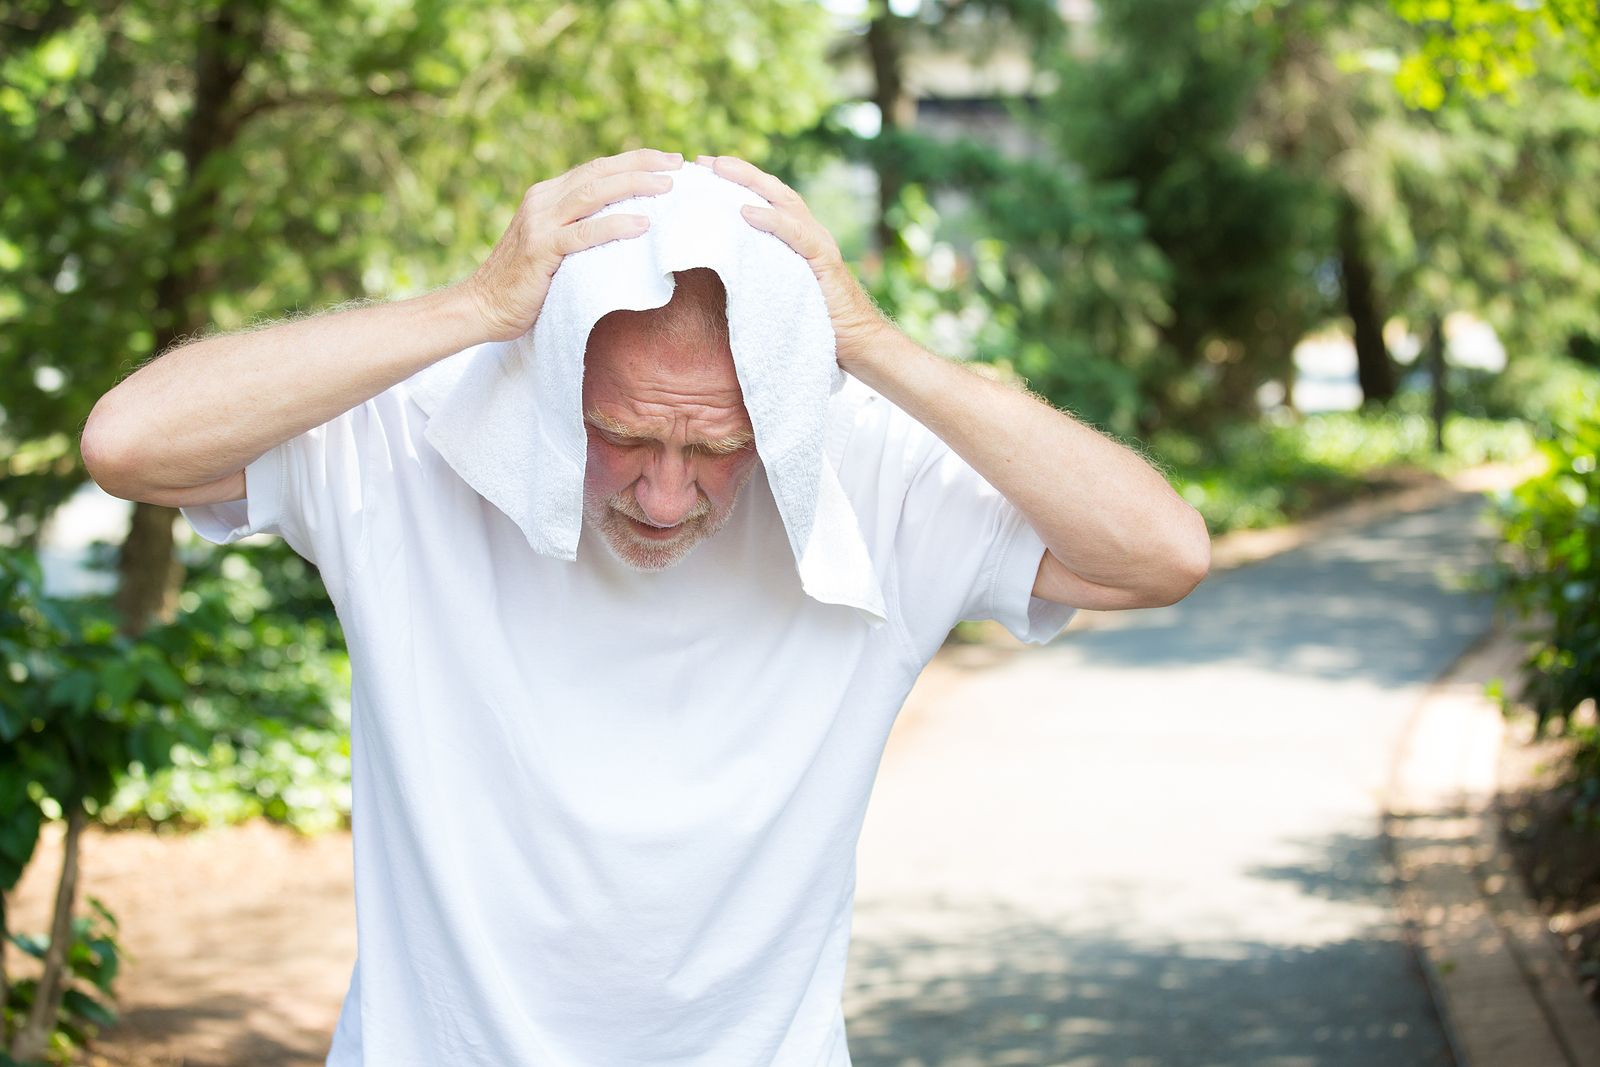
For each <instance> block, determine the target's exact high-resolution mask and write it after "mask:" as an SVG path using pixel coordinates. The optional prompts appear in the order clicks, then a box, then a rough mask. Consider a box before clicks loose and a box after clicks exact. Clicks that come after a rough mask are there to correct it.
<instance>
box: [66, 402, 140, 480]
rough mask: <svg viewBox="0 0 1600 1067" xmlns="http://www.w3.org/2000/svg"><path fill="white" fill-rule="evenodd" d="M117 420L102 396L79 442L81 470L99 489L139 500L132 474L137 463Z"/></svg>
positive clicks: (96, 403) (130, 444)
mask: <svg viewBox="0 0 1600 1067" xmlns="http://www.w3.org/2000/svg"><path fill="white" fill-rule="evenodd" d="M117 421H118V420H117V418H116V416H115V414H114V413H113V412H112V409H111V406H110V405H109V404H108V403H107V402H106V397H104V396H102V397H101V398H100V399H99V400H97V401H96V402H95V405H94V408H93V409H91V410H90V412H89V418H88V419H87V420H86V421H85V422H84V425H83V433H82V435H81V436H80V437H79V439H78V455H79V456H80V457H81V458H82V460H83V469H84V471H85V472H87V473H88V475H89V477H90V478H91V479H92V480H93V481H94V483H95V484H96V485H98V486H99V487H100V488H101V489H103V490H105V491H106V492H107V493H110V494H111V495H112V496H114V497H120V498H121V499H123V500H137V499H139V491H138V488H137V484H138V483H137V480H136V478H135V476H134V475H135V472H136V471H137V470H138V466H139V464H138V460H137V459H136V458H135V451H134V447H133V444H132V443H131V442H130V441H129V439H128V436H127V435H126V434H124V433H122V432H121V431H120V430H119V429H118V428H117Z"/></svg>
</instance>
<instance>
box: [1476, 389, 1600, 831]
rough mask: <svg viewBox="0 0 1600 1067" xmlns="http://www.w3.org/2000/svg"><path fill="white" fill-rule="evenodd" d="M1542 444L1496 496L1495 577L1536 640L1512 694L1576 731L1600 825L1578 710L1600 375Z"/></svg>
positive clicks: (1596, 608)
mask: <svg viewBox="0 0 1600 1067" xmlns="http://www.w3.org/2000/svg"><path fill="white" fill-rule="evenodd" d="M1538 447H1539V451H1540V453H1541V454H1542V456H1543V457H1544V460H1545V466H1544V472H1543V473H1542V474H1540V475H1538V476H1537V477H1534V478H1530V479H1529V480H1528V481H1526V482H1524V483H1523V484H1522V485H1520V486H1518V487H1517V488H1515V489H1513V490H1510V491H1508V492H1505V493H1501V494H1499V495H1498V496H1497V497H1496V501H1495V503H1496V510H1497V512H1498V515H1499V522H1500V527H1501V537H1502V539H1503V541H1504V548H1505V551H1504V552H1503V554H1502V556H1501V558H1500V560H1499V561H1498V567H1497V570H1496V579H1497V586H1498V591H1499V594H1500V596H1501V599H1502V601H1503V602H1504V603H1505V604H1507V605H1508V606H1509V607H1511V608H1512V609H1513V610H1515V612H1516V614H1517V616H1518V618H1520V619H1521V620H1523V621H1524V622H1525V623H1527V624H1528V625H1527V626H1526V628H1525V629H1524V630H1523V632H1522V636H1523V637H1524V638H1527V639H1531V640H1532V641H1533V644H1532V645H1531V650H1530V652H1529V655H1528V657H1527V658H1526V660H1525V661H1524V662H1523V664H1522V684H1521V689H1520V692H1519V693H1518V699H1520V700H1521V701H1523V702H1525V703H1527V704H1528V705H1529V706H1531V707H1532V709H1533V711H1534V714H1535V715H1536V716H1537V729H1536V732H1537V734H1539V735H1542V734H1543V733H1544V731H1545V730H1546V728H1547V726H1548V725H1549V724H1550V723H1551V722H1554V721H1559V722H1561V723H1562V724H1563V726H1564V727H1566V728H1567V729H1568V730H1569V732H1571V733H1574V734H1575V735H1576V736H1577V737H1578V739H1579V746H1580V754H1579V764H1578V771H1579V774H1580V777H1581V785H1582V788H1583V796H1584V803H1583V805H1582V811H1583V812H1585V813H1586V814H1585V816H1584V817H1586V818H1588V819H1589V820H1590V822H1591V823H1592V824H1593V825H1594V826H1595V828H1597V829H1600V733H1597V731H1596V730H1595V729H1594V728H1593V727H1592V726H1586V725H1583V724H1580V723H1579V722H1578V721H1576V718H1575V716H1576V714H1577V712H1578V709H1579V707H1580V706H1581V705H1583V704H1584V702H1585V701H1590V702H1592V701H1595V700H1600V376H1597V377H1592V378H1591V379H1590V382H1589V387H1588V389H1587V390H1586V391H1585V392H1584V394H1583V395H1582V396H1581V398H1575V402H1574V403H1573V406H1572V410H1571V412H1570V417H1569V418H1568V419H1566V421H1564V422H1563V423H1561V424H1559V425H1557V426H1555V427H1554V428H1553V432H1551V433H1550V434H1549V435H1548V436H1545V437H1543V438H1542V439H1541V440H1540V441H1539V445H1538Z"/></svg>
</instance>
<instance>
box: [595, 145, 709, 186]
mask: <svg viewBox="0 0 1600 1067" xmlns="http://www.w3.org/2000/svg"><path fill="white" fill-rule="evenodd" d="M681 166H683V153H682V152H663V151H661V150H660V149H656V148H635V149H634V150H633V151H631V152H619V153H618V154H617V155H614V156H601V157H600V158H599V159H591V160H590V161H589V162H587V163H580V164H579V165H578V166H576V167H573V168H572V170H570V171H568V172H567V173H568V174H571V175H574V176H576V177H578V178H579V179H580V180H583V181H592V180H593V179H595V178H603V177H605V176H606V175H608V174H617V173H619V172H621V171H625V170H676V169H677V168H679V167H681Z"/></svg>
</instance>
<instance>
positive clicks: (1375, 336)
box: [1339, 196, 1396, 403]
mask: <svg viewBox="0 0 1600 1067" xmlns="http://www.w3.org/2000/svg"><path fill="white" fill-rule="evenodd" d="M1339 268H1340V276H1341V279H1342V282H1343V286H1342V287H1343V289H1344V306H1345V311H1346V312H1347V313H1348V314H1349V316H1350V325H1351V327H1352V329H1353V330H1354V332H1355V344H1356V378H1357V380H1358V381H1359V382H1360V384H1361V398H1362V401H1363V402H1364V403H1384V402H1387V401H1388V400H1390V399H1392V398H1393V397H1394V394H1395V387H1396V383H1395V371H1394V361H1393V360H1392V359H1390V358H1389V348H1388V346H1387V345H1385V344H1384V341H1383V311H1382V309H1381V308H1380V307H1379V306H1378V294H1377V288H1376V284H1375V282H1374V280H1373V274H1374V272H1373V268H1372V260H1371V258H1370V257H1369V256H1368V255H1367V248H1366V244H1365V241H1364V240H1363V238H1362V234H1361V209H1360V208H1358V207H1357V206H1356V202H1355V200H1354V199H1352V198H1351V197H1349V196H1346V197H1344V198H1343V201H1342V203H1341V204H1340V208H1339Z"/></svg>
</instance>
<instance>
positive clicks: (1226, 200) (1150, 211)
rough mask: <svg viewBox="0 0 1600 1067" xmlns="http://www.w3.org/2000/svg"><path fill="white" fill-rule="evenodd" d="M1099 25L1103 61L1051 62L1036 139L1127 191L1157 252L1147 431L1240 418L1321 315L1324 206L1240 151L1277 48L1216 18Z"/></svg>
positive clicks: (1181, 11)
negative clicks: (1159, 265) (1155, 351)
mask: <svg viewBox="0 0 1600 1067" xmlns="http://www.w3.org/2000/svg"><path fill="white" fill-rule="evenodd" d="M1099 10H1100V16H1101V18H1100V22H1099V24H1098V26H1097V32H1098V33H1099V35H1100V36H1099V38H1098V41H1097V43H1098V44H1099V45H1100V48H1099V50H1098V51H1096V52H1095V53H1094V54H1093V55H1092V56H1089V57H1088V58H1084V57H1081V56H1077V55H1063V56H1062V57H1061V58H1060V60H1059V61H1058V64H1057V65H1056V66H1055V67H1054V68H1053V73H1055V74H1056V75H1057V76H1058V78H1059V85H1060V88H1059V90H1058V91H1057V92H1056V93H1054V94H1053V95H1052V96H1051V97H1050V99H1049V100H1048V101H1047V102H1046V103H1045V105H1044V106H1043V107H1042V108H1041V109H1040V121H1039V129H1040V132H1041V133H1042V134H1043V135H1044V136H1045V137H1046V139H1047V140H1048V141H1049V142H1050V143H1052V144H1054V145H1055V146H1056V147H1057V149H1058V150H1059V152H1060V153H1061V155H1062V157H1063V159H1064V160H1065V161H1067V164H1068V166H1069V167H1070V168H1071V169H1073V170H1074V171H1077V172H1081V173H1082V174H1083V175H1084V176H1085V177H1086V178H1087V179H1089V180H1090V181H1091V182H1092V183H1094V184H1095V185H1096V186H1107V187H1110V188H1112V189H1120V190H1122V193H1123V195H1124V196H1125V197H1126V202H1127V205H1128V206H1129V207H1130V208H1131V209H1132V214H1133V216H1134V217H1135V219H1136V220H1137V222H1136V224H1137V225H1139V227H1140V231H1141V234H1142V236H1143V238H1144V239H1145V240H1146V241H1148V242H1149V243H1150V244H1152V245H1153V246H1154V247H1155V248H1157V249H1159V252H1160V256H1161V258H1162V261H1163V266H1164V271H1163V276H1164V287H1163V292H1162V296H1163V298H1164V302H1165V304H1166V305H1167V306H1168V308H1170V314H1168V315H1166V316H1163V317H1162V318H1160V319H1159V320H1158V322H1159V326H1160V345H1161V348H1162V350H1163V351H1162V355H1161V356H1160V357H1157V358H1147V359H1146V360H1145V361H1144V364H1145V368H1144V371H1143V372H1142V373H1140V374H1139V378H1140V384H1141V388H1142V390H1143V392H1144V393H1145V395H1146V397H1147V406H1146V410H1145V412H1144V415H1145V417H1144V418H1143V419H1142V420H1141V426H1142V429H1144V430H1145V431H1146V432H1148V431H1149V430H1153V429H1155V428H1157V427H1159V426H1170V425H1173V424H1178V425H1183V424H1189V425H1191V426H1193V425H1196V424H1199V423H1204V422H1208V421H1212V420H1213V419H1214V418H1216V417H1220V416H1228V415H1231V416H1234V417H1238V416H1248V415H1251V414H1253V413H1254V390H1255V387H1256V386H1257V385H1258V384H1259V383H1260V382H1261V381H1263V380H1265V379H1266V378H1268V377H1273V376H1281V375H1282V374H1283V372H1284V370H1285V366H1286V361H1287V358H1288V355H1289V352H1290V350H1291V349H1292V347H1293V343H1294V340H1295V339H1297V338H1298V337H1299V336H1300V334H1301V333H1303V332H1304V331H1305V330H1306V329H1307V328H1309V327H1310V326H1311V325H1313V324H1315V323H1316V322H1318V321H1320V320H1321V319H1322V318H1323V317H1324V316H1325V315H1326V306H1325V305H1326V300H1325V297H1323V296H1322V295H1321V294H1320V292H1319V290H1318V289H1317V286H1316V284H1315V271H1316V268H1317V265H1318V262H1319V259H1320V258H1321V256H1322V253H1321V252H1320V251H1319V249H1318V241H1319V239H1320V235H1321V233H1322V232H1323V231H1325V230H1326V229H1327V226H1328V220H1327V218H1326V215H1327V204H1326V203H1325V198H1324V197H1322V196H1321V195H1320V194H1319V191H1318V189H1317V187H1316V186H1315V184H1314V183H1312V182H1311V181H1309V180H1307V179H1305V178H1303V177H1301V176H1299V175H1296V174H1295V173H1293V172H1291V171H1289V170H1287V169H1285V168H1283V167H1281V166H1277V165H1276V164H1274V163H1273V162H1272V160H1271V159H1270V157H1268V156H1267V155H1265V154H1263V153H1258V152H1246V151H1244V150H1243V146H1242V145H1241V143H1240V140H1239V131H1240V128H1241V125H1242V123H1243V121H1244V119H1245V117H1246V116H1247V114H1248V110H1249V108H1250V106H1251V101H1252V99H1253V98H1254V96H1255V94H1256V93H1257V92H1258V91H1259V89H1260V87H1261V86H1262V84H1263V81H1264V79H1265V78H1266V76H1267V74H1268V72H1269V70H1270V65H1269V64H1270V61H1271V59H1272V57H1273V51H1272V46H1273V44H1274V41H1275V38H1274V37H1273V35H1272V34H1271V33H1269V32H1268V27H1267V25H1266V24H1264V23H1262V22H1261V21H1260V20H1253V19H1243V18H1238V17H1237V16H1236V15H1235V16H1229V15H1228V10H1227V7H1226V5H1223V4H1220V3H1195V2H1194V0H1112V2H1108V3H1103V4H1101V5H1099ZM1030 206H1031V204H1030ZM1073 236H1076V235H1073ZM1057 276H1058V275H1057V274H1056V273H1055V272H1053V271H1052V272H1051V274H1050V277H1052V278H1054V277H1057Z"/></svg>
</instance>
